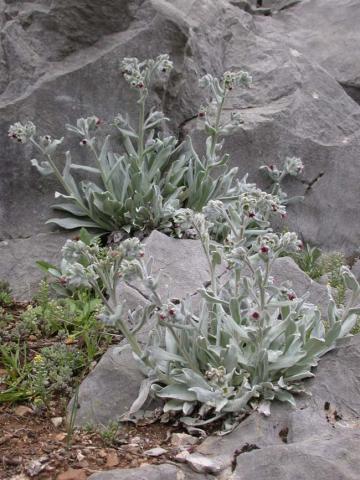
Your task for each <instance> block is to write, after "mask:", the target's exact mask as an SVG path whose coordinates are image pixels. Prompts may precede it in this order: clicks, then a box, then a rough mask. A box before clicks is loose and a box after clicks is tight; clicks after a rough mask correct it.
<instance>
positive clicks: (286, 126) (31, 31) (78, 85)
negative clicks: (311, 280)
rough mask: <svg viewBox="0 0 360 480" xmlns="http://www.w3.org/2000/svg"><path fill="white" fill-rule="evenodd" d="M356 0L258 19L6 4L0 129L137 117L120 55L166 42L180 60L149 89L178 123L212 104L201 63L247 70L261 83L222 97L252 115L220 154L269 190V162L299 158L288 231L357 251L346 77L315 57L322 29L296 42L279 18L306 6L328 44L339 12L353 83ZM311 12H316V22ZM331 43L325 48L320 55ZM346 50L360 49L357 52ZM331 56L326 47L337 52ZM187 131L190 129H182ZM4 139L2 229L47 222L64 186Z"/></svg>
mask: <svg viewBox="0 0 360 480" xmlns="http://www.w3.org/2000/svg"><path fill="white" fill-rule="evenodd" d="M235 3H236V2H235ZM352 3H353V2H351V1H350V0H341V8H339V5H338V2H337V1H336V0H321V1H319V2H300V3H299V4H297V5H295V6H293V7H291V8H289V9H287V10H286V11H284V12H286V13H281V14H279V15H275V16H274V17H270V16H267V17H265V16H251V15H249V14H248V13H246V12H244V11H243V10H242V9H240V8H238V7H237V6H236V5H233V4H232V3H230V2H228V1H227V0H218V1H217V2H213V1H211V0H204V1H202V2H199V1H197V0H172V1H169V0H152V1H150V0H138V1H136V2H130V1H129V0H127V1H125V0H124V1H123V2H121V6H119V5H114V4H113V2H110V1H106V2H101V3H97V4H96V5H94V2H89V0H81V1H80V2H75V3H74V2H70V1H68V0H62V1H61V2H57V3H56V5H55V4H51V5H50V6H49V4H48V2H45V0H38V1H37V2H31V3H29V2H25V3H24V2H18V1H17V2H11V4H2V7H1V10H0V18H1V19H0V28H1V29H2V35H3V37H2V45H3V49H4V53H3V55H4V58H3V62H4V69H3V76H2V77H1V78H0V88H2V94H0V128H1V130H2V131H6V130H7V128H8V125H9V124H10V123H13V122H14V121H15V120H18V119H20V120H25V119H33V120H34V121H35V123H37V124H39V128H40V130H41V131H42V132H43V133H49V134H51V135H53V136H57V135H59V136H61V134H62V132H63V125H64V123H67V122H74V121H75V120H76V118H77V117H79V116H81V115H83V116H84V115H88V114H93V113H95V114H97V115H98V116H99V117H101V118H104V119H111V118H112V116H113V115H114V114H116V113H117V112H118V110H119V109H120V108H121V109H122V110H128V111H129V112H130V116H131V117H132V118H134V117H135V116H136V114H135V112H134V102H133V96H132V94H131V93H129V92H128V90H127V88H126V87H125V84H124V81H123V80H122V79H121V78H120V76H119V59H120V58H122V57H124V56H132V55H137V56H138V57H140V58H144V57H148V56H151V55H153V56H154V55H157V54H159V53H161V52H164V51H166V52H168V53H169V54H170V55H171V56H172V58H173V59H174V62H175V70H174V72H173V73H172V75H171V77H170V80H169V83H168V85H166V86H165V90H164V89H163V88H160V87H159V88H157V89H156V93H154V95H153V98H152V99H153V101H154V103H155V105H157V106H160V107H161V108H163V110H164V111H165V113H166V114H167V115H168V116H169V117H171V118H172V120H173V121H172V123H171V124H170V127H171V129H172V130H173V131H178V130H179V126H181V127H184V125H187V128H188V129H190V124H189V123H188V122H187V120H188V119H189V118H193V117H194V116H195V115H196V113H197V111H198V106H199V104H201V103H202V101H203V94H202V93H201V91H200V90H199V89H198V87H197V81H196V78H198V77H199V76H200V75H201V74H203V73H204V72H205V71H209V72H210V73H213V74H216V75H218V74H221V73H222V72H223V71H224V70H226V69H237V68H244V69H247V70H249V71H250V72H251V74H252V75H253V78H254V83H253V87H252V88H251V89H250V90H249V91H247V92H232V94H231V95H230V96H229V98H228V101H227V104H226V112H227V114H230V113H231V111H234V110H236V111H240V113H241V115H242V118H243V120H244V123H243V126H242V129H241V130H240V131H239V132H238V134H237V135H234V136H233V137H232V138H231V139H230V138H229V139H227V141H226V143H225V151H229V153H230V154H231V155H232V161H233V163H234V164H237V165H239V167H240V174H241V175H243V174H245V173H246V172H249V174H250V177H249V180H250V181H257V182H258V183H259V184H260V185H262V186H264V185H266V182H265V181H264V179H263V178H262V177H261V176H260V175H259V174H258V167H259V166H260V165H262V164H264V163H267V164H272V163H279V162H281V161H282V160H283V159H284V158H285V157H286V156H287V155H296V156H299V157H301V158H302V159H303V161H304V163H305V167H306V169H305V173H304V176H303V179H302V180H291V181H289V182H288V191H289V193H290V194H291V195H293V194H304V195H305V202H304V203H303V204H301V205H295V206H293V207H292V208H291V209H290V215H289V219H290V222H289V227H290V228H294V229H296V230H297V231H298V232H300V233H301V234H302V235H303V237H304V239H305V240H306V241H309V242H311V243H315V244H318V245H321V246H323V247H325V248H328V249H343V250H344V251H345V252H346V253H349V254H352V253H353V252H354V249H356V248H357V246H358V244H359V240H360V239H359V233H358V231H357V230H356V229H354V227H353V225H357V224H358V223H359V215H360V214H359V209H358V208H357V202H356V201H354V195H356V192H357V191H358V190H357V188H358V171H359V170H358V150H359V143H360V141H359V129H360V107H359V106H358V105H357V104H356V103H355V102H354V101H352V100H351V99H350V98H349V96H348V95H346V93H345V92H344V90H343V88H342V87H341V86H339V84H338V81H337V80H339V79H338V78H337V79H336V80H335V79H334V78H332V76H331V75H329V74H328V73H327V72H326V71H324V70H323V68H322V67H320V66H319V65H318V64H317V63H316V62H320V63H321V65H325V64H324V63H323V62H322V61H321V58H320V57H319V58H320V59H319V58H318V57H316V58H315V57H314V56H312V55H310V53H309V50H314V51H315V50H316V48H314V49H313V47H312V44H311V41H312V39H313V38H314V36H313V35H308V33H307V32H305V34H304V35H303V36H301V35H300V34H299V38H300V40H299V42H298V43H299V44H301V45H299V48H297V47H296V46H294V45H295V44H294V40H293V38H292V37H291V35H287V34H286V32H285V33H284V27H283V24H282V23H281V22H280V20H281V18H282V17H281V16H282V15H295V12H299V14H298V15H297V18H300V17H301V15H300V13H301V12H304V18H305V20H304V21H303V23H302V25H305V26H307V25H314V29H315V27H316V30H318V31H319V33H316V35H315V36H316V42H318V43H319V42H320V41H322V40H323V38H327V37H326V35H324V33H323V31H322V30H321V28H324V29H325V30H324V31H325V32H328V33H327V35H328V36H331V39H332V40H333V38H334V35H333V33H332V32H333V30H334V28H333V27H332V25H333V23H332V22H333V20H332V18H337V15H339V11H340V10H341V12H343V13H341V15H343V16H344V22H342V25H344V26H341V28H340V30H341V31H340V33H339V34H336V35H339V37H336V38H340V36H341V35H342V33H341V32H342V31H346V32H347V35H345V34H344V41H343V42H342V43H341V42H340V41H332V42H331V45H332V46H333V48H335V49H339V50H337V52H338V54H337V55H336V57H337V58H339V59H340V58H341V60H343V61H344V62H345V63H346V69H345V68H344V64H341V63H338V65H339V67H338V70H339V71H344V70H345V71H348V72H350V73H347V74H346V75H347V77H348V78H349V79H350V80H346V79H345V80H341V81H344V82H345V81H347V82H348V85H350V84H351V82H353V83H355V80H354V81H353V79H354V78H357V77H356V75H357V71H356V70H352V69H356V68H358V66H357V65H358V64H359V62H356V60H352V61H351V62H349V55H350V54H348V53H347V52H346V53H347V54H346V55H345V54H343V52H344V48H345V46H346V45H347V44H348V42H349V41H350V40H349V38H351V35H354V38H355V41H356V38H357V35H358V29H357V27H356V25H357V23H358V22H357V12H358V8H357V7H353V5H352ZM312 4H313V6H312ZM343 7H344V8H343ZM350 7H351V8H350ZM120 10H121V14H119V15H118V12H119V11H120ZM323 11H324V12H326V14H325V15H324V19H323V17H322V13H323ZM334 11H336V15H335V14H333V13H331V12H334ZM64 12H66V15H65V13H64ZM291 12H293V14H292V13H291ZM306 12H308V13H306ZM312 12H314V14H315V13H316V16H314V19H313V20H312V22H311V23H310V21H309V18H310V17H311V15H312ZM327 12H329V13H327ZM320 20H321V21H320ZM284 22H285V20H284ZM284 22H283V23H284ZM324 22H325V23H326V22H328V23H327V26H326V27H325V26H324V27H323V25H324ZM60 25H61V28H60ZM75 25H76V28H74V26H75ZM289 25H290V23H289ZM291 25H292V23H291ZM320 27H321V28H320ZM304 28H305V27H304ZM289 29H293V27H292V26H290V27H289ZM299 29H301V27H299ZM296 32H297V30H296V29H295V33H294V35H296ZM304 36H305V37H306V39H307V42H304V41H303V40H304ZM324 43H325V42H324ZM303 44H304V45H305V44H307V45H308V48H307V50H306V51H305V50H304V51H303V50H302V49H300V46H302V45H303ZM340 44H341V45H344V47H341V46H339V45H340ZM327 47H328V45H326V48H325V47H324V48H323V49H322V52H325V53H324V55H325V54H326V55H327V53H326V52H327V51H328V50H327ZM351 51H354V55H355V56H356V55H358V53H357V52H356V49H351ZM314 55H315V54H314ZM320 56H321V55H320ZM308 57H309V58H310V57H311V58H310V60H309V58H308ZM332 58H334V55H333V54H332V53H331V51H330V54H329V55H328V59H330V60H331V59H332ZM351 59H356V57H351ZM339 62H340V60H339ZM325 63H326V62H325ZM330 70H331V69H330V68H328V71H329V72H330ZM332 74H333V75H335V74H334V73H332ZM104 91H105V93H104ZM79 92H81V97H80V95H79ZM107 92H111V95H109V94H107ZM193 127H194V126H193V125H192V126H191V129H193ZM180 130H182V134H185V133H186V128H180ZM60 132H61V133H60ZM76 144H77V142H76V141H75V143H74V142H73V144H71V142H70V146H71V145H72V146H76ZM1 147H2V152H3V156H2V158H1V168H2V171H4V172H6V175H4V176H2V178H1V181H0V191H1V198H2V205H1V209H0V236H1V237H0V238H18V237H22V236H25V235H33V234H35V233H38V232H40V231H45V229H46V228H47V227H44V225H43V222H44V220H46V219H47V218H49V216H50V213H49V205H51V204H52V202H53V193H54V190H55V188H59V187H58V186H57V184H56V182H55V181H50V182H49V179H48V178H42V177H40V176H39V174H38V172H36V171H34V169H33V168H32V167H31V165H30V162H29V160H30V159H31V158H32V157H33V155H34V152H33V151H32V148H31V147H30V146H28V147H27V148H25V150H24V149H23V148H22V146H18V145H16V144H13V143H10V142H9V141H8V139H7V138H3V139H2V140H1ZM77 153H78V157H79V159H76V160H78V161H79V162H80V163H81V162H86V161H88V160H86V159H85V158H84V153H83V152H80V151H78V152H77ZM75 156H76V155H75ZM58 161H59V163H61V162H62V161H63V160H62V159H61V158H59V159H58Z"/></svg>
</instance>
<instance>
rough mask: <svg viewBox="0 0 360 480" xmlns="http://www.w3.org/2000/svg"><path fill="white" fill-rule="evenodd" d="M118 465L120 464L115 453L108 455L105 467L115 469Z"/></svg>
mask: <svg viewBox="0 0 360 480" xmlns="http://www.w3.org/2000/svg"><path fill="white" fill-rule="evenodd" d="M119 463H120V460H119V457H118V456H117V454H116V453H115V452H110V453H108V455H107V458H106V464H105V467H108V468H112V467H116V466H117V465H119Z"/></svg>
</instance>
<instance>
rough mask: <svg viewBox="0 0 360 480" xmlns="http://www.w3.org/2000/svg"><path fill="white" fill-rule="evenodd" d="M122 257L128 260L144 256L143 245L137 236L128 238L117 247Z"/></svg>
mask: <svg viewBox="0 0 360 480" xmlns="http://www.w3.org/2000/svg"><path fill="white" fill-rule="evenodd" d="M117 251H119V252H120V254H121V255H122V257H123V258H127V259H128V260H133V259H139V258H142V257H143V256H144V250H143V245H142V244H141V242H140V240H139V239H138V238H128V239H126V240H124V241H123V242H122V243H121V244H120V245H119V246H118V248H117Z"/></svg>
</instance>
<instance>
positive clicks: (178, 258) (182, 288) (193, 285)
mask: <svg viewBox="0 0 360 480" xmlns="http://www.w3.org/2000/svg"><path fill="white" fill-rule="evenodd" d="M144 243H145V248H144V253H145V256H144V260H145V261H148V260H149V259H150V258H152V259H153V267H152V275H153V277H156V276H157V275H158V274H159V275H160V276H159V283H158V288H157V291H158V294H159V295H160V297H161V298H162V299H163V301H164V302H166V301H167V300H168V299H175V298H177V299H183V298H185V297H186V296H188V295H190V296H191V295H194V294H195V293H196V291H197V290H198V289H199V288H201V287H202V286H203V285H204V283H206V282H207V281H209V279H210V274H209V267H208V263H207V260H206V256H205V254H204V251H203V248H202V246H201V242H200V241H199V240H183V239H175V238H171V237H168V236H167V235H165V234H163V233H161V232H158V231H157V230H154V231H153V232H151V234H150V236H149V237H148V238H147V239H146V240H145V242H144ZM220 273H221V270H219V274H220ZM131 286H133V287H135V288H136V292H137V293H140V294H142V295H143V296H144V298H145V299H146V297H147V295H148V292H147V291H146V289H145V288H144V286H143V285H142V284H141V283H130V284H129V287H130V288H131ZM119 289H120V297H121V289H122V285H121V284H120V286H119ZM125 298H127V295H125Z"/></svg>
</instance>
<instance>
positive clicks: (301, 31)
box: [274, 0, 360, 101]
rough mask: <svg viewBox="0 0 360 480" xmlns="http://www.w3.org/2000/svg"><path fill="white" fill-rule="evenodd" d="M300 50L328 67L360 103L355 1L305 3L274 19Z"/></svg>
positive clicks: (358, 9) (358, 10)
mask: <svg viewBox="0 0 360 480" xmlns="http://www.w3.org/2000/svg"><path fill="white" fill-rule="evenodd" d="M274 20H275V22H276V27H277V28H278V29H279V31H282V32H283V34H284V35H286V37H287V40H288V41H289V42H290V43H291V45H293V46H294V48H296V49H297V50H299V51H300V52H302V53H303V54H305V55H306V56H307V57H309V58H311V59H313V60H315V61H316V62H317V63H319V65H321V66H322V67H324V68H325V69H326V70H327V71H328V72H329V73H330V74H331V75H332V76H333V77H334V78H335V79H336V80H337V81H338V82H339V83H341V85H343V86H344V87H345V89H346V91H347V92H348V94H349V95H350V96H353V97H354V99H355V100H356V101H360V51H359V49H358V48H357V47H356V46H357V45H359V43H360V30H359V23H360V4H359V3H358V2H354V1H353V0H318V1H316V2H312V1H307V2H304V1H301V2H299V3H298V4H297V5H296V6H295V5H294V7H293V8H290V9H288V10H286V11H284V12H281V14H279V15H277V16H276V17H275V18H274Z"/></svg>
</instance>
